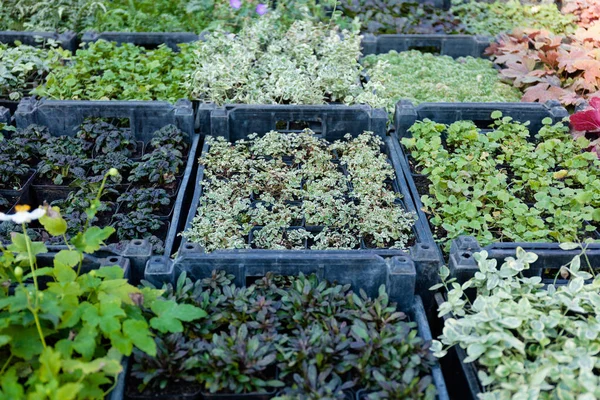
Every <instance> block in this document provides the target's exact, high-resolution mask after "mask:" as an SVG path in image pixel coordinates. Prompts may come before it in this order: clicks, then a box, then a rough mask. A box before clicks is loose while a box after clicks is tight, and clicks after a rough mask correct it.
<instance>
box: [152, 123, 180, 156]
mask: <svg viewBox="0 0 600 400" xmlns="http://www.w3.org/2000/svg"><path fill="white" fill-rule="evenodd" d="M152 136H153V137H152V140H151V141H150V146H152V147H153V148H155V149H158V148H162V147H172V148H173V149H175V150H178V151H180V152H181V153H182V154H183V153H185V151H186V150H187V148H188V143H187V142H186V141H185V139H186V138H187V137H188V135H187V134H186V133H184V132H182V131H181V130H180V129H179V128H177V127H176V126H175V125H166V126H164V127H162V128H161V129H159V130H158V131H156V132H154V134H153V135H152Z"/></svg>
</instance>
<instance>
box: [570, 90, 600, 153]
mask: <svg viewBox="0 0 600 400" xmlns="http://www.w3.org/2000/svg"><path fill="white" fill-rule="evenodd" d="M598 95H600V93H598ZM570 120H571V127H572V128H573V137H574V138H575V139H577V138H579V137H582V136H583V137H585V138H587V139H588V140H590V146H589V147H588V150H589V151H592V152H594V153H596V155H597V156H598V158H600V97H592V98H591V99H590V102H589V107H588V109H586V110H583V111H579V112H576V113H575V114H573V115H571V117H570Z"/></svg>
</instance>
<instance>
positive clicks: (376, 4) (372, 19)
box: [334, 0, 465, 34]
mask: <svg viewBox="0 0 600 400" xmlns="http://www.w3.org/2000/svg"><path fill="white" fill-rule="evenodd" d="M336 10H337V11H338V12H339V14H340V15H339V16H337V17H335V18H334V21H335V23H336V24H337V25H339V26H342V27H344V26H349V25H350V24H351V21H352V20H353V19H354V18H358V19H359V20H360V23H361V31H362V32H369V33H375V34H393V33H403V34H436V33H437V34H459V33H464V32H465V27H464V25H463V24H462V23H461V21H460V20H459V19H458V18H457V17H456V16H455V15H454V14H452V12H451V11H446V10H443V9H441V8H438V7H435V6H434V5H433V4H430V3H420V2H414V1H406V0H358V1H356V0H342V1H339V2H338V4H337V6H336Z"/></svg>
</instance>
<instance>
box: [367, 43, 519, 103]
mask: <svg viewBox="0 0 600 400" xmlns="http://www.w3.org/2000/svg"><path fill="white" fill-rule="evenodd" d="M362 64H363V65H364V66H365V73H366V74H367V76H368V77H369V81H368V82H367V83H366V84H365V89H366V90H367V91H368V90H371V89H372V90H375V91H376V92H377V96H378V97H379V98H380V99H381V100H382V101H384V102H385V103H386V104H385V106H386V108H387V110H388V112H390V113H393V110H394V107H395V105H396V103H397V102H398V101H399V100H401V99H408V100H410V101H412V102H413V103H414V104H419V103H422V102H439V101H443V102H494V101H497V102H510V101H519V99H520V97H521V96H520V92H519V90H518V89H515V88H513V87H511V86H510V85H508V84H506V83H504V82H502V81H501V80H500V75H499V74H498V71H496V70H495V69H494V68H493V65H492V63H491V62H490V61H489V60H485V59H482V58H473V57H465V58H458V59H453V58H452V57H449V56H440V55H434V54H429V53H421V52H420V51H417V50H411V51H404V52H401V53H397V52H395V51H390V52H389V53H387V54H378V55H374V54H372V55H368V56H366V57H365V58H363V59H362Z"/></svg>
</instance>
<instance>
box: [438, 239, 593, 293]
mask: <svg viewBox="0 0 600 400" xmlns="http://www.w3.org/2000/svg"><path fill="white" fill-rule="evenodd" d="M587 246H588V247H587V250H586V253H585V254H586V256H587V259H589V261H590V264H591V265H592V266H593V267H597V268H600V243H591V244H589V245H587ZM517 247H522V248H523V249H524V250H525V251H528V252H534V253H535V254H537V255H538V259H537V261H536V262H534V263H533V264H531V266H530V269H529V270H528V271H526V272H527V276H540V277H542V280H543V281H545V282H547V283H548V282H550V281H554V276H555V275H556V273H557V272H558V271H559V270H560V268H561V267H562V266H563V265H566V264H568V263H569V262H570V261H571V260H572V259H573V257H574V256H576V255H578V254H581V249H575V250H562V249H561V248H560V247H559V244H558V243H517V242H508V243H493V244H490V245H487V246H485V247H481V246H480V245H479V243H478V242H477V240H476V239H475V238H474V237H472V236H459V237H458V238H456V239H454V240H453V241H452V244H451V246H450V256H449V261H448V268H449V269H450V273H451V275H452V276H453V277H455V278H456V279H457V280H458V281H459V282H461V283H462V282H465V281H467V280H469V279H471V278H472V277H473V276H474V275H475V273H476V272H477V271H479V268H478V267H477V262H476V261H475V259H474V258H473V253H477V252H479V251H482V250H485V251H487V252H488V259H495V260H497V261H498V265H501V264H502V262H504V259H505V258H506V257H515V255H516V251H517ZM584 264H585V263H584ZM545 271H546V273H545ZM557 282H558V283H559V284H560V283H564V282H565V281H564V280H562V279H561V280H557Z"/></svg>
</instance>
